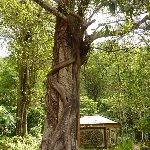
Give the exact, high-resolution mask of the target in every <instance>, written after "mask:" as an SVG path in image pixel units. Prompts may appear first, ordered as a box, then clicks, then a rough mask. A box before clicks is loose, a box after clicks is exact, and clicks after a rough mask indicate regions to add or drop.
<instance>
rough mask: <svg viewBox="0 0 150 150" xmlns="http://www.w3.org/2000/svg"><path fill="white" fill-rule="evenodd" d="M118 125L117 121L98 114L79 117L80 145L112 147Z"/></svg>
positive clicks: (115, 139)
mask: <svg viewBox="0 0 150 150" xmlns="http://www.w3.org/2000/svg"><path fill="white" fill-rule="evenodd" d="M119 127H120V124H119V123H117V122H115V121H112V120H110V119H107V118H105V117H102V116H99V115H96V116H84V117H82V118H80V147H84V148H108V147H114V146H115V145H117V131H118V129H119Z"/></svg>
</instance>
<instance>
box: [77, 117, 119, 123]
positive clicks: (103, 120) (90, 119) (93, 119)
mask: <svg viewBox="0 0 150 150" xmlns="http://www.w3.org/2000/svg"><path fill="white" fill-rule="evenodd" d="M80 124H81V125H83V124H84V125H90V124H92V125H96V124H118V123H117V122H115V121H112V120H110V119H107V118H105V117H102V116H99V115H96V116H84V117H81V118H80Z"/></svg>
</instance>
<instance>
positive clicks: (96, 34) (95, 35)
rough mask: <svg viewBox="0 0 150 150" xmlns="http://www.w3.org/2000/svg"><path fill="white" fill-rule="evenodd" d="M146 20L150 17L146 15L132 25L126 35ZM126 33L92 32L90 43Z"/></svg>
mask: <svg viewBox="0 0 150 150" xmlns="http://www.w3.org/2000/svg"><path fill="white" fill-rule="evenodd" d="M147 20H150V17H149V16H148V15H146V16H145V17H144V18H143V19H141V20H139V21H138V22H137V23H134V24H133V26H132V28H129V29H128V31H127V32H126V33H129V32H131V31H133V30H135V29H138V28H139V27H140V26H141V25H142V24H143V23H145V22H146V21H147ZM126 33H123V30H122V31H117V30H116V31H109V33H106V31H103V32H94V33H93V34H91V35H90V43H92V42H93V41H94V40H96V39H98V38H102V37H109V36H116V34H118V35H120V36H123V35H125V34H126Z"/></svg>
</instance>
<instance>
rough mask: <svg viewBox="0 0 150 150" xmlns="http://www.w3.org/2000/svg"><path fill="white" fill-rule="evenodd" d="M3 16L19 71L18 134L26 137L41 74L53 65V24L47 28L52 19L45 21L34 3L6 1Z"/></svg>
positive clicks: (10, 47)
mask: <svg viewBox="0 0 150 150" xmlns="http://www.w3.org/2000/svg"><path fill="white" fill-rule="evenodd" d="M1 13H2V14H3V15H2V16H1V20H2V22H3V24H2V27H3V31H2V32H3V35H4V36H5V37H6V38H9V40H10V42H9V49H10V52H11V56H12V58H13V60H14V61H15V63H16V64H17V71H18V93H17V96H18V98H17V112H16V117H17V122H16V134H17V135H20V136H24V135H25V134H26V133H27V110H28V107H29V106H30V103H31V101H33V99H36V98H37V97H36V95H37V93H36V94H35V93H34V92H35V89H36V82H37V76H38V71H39V70H43V71H45V73H46V69H47V65H46V64H47V63H50V62H51V51H50V50H51V47H52V45H53V42H52V41H53V40H52V38H51V37H52V32H51V30H52V24H48V25H46V26H45V24H46V23H47V20H48V19H51V18H50V16H46V17H47V18H45V15H44V13H43V12H42V11H41V9H39V8H38V7H36V6H35V5H31V4H30V1H22V2H20V1H17V0H12V1H9V2H5V1H3V2H1ZM33 14H34V15H33ZM10 20H11V22H10ZM49 68H50V66H49Z"/></svg>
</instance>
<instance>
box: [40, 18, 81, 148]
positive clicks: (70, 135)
mask: <svg viewBox="0 0 150 150" xmlns="http://www.w3.org/2000/svg"><path fill="white" fill-rule="evenodd" d="M70 19H74V18H73V17H72V18H71V17H70ZM74 25H75V24H74ZM74 25H73V24H68V22H65V21H64V20H63V19H60V18H57V19H56V28H55V39H54V41H55V42H54V50H53V57H54V60H53V68H52V71H51V72H50V73H49V74H48V76H47V94H46V98H45V100H46V101H45V103H46V108H45V109H46V119H45V126H44V133H43V138H42V142H41V146H40V149H41V150H76V149H78V147H79V145H78V139H79V137H78V136H79V135H78V130H79V72H80V67H81V62H80V46H81V45H80V38H79V36H78V35H77V34H76V33H78V32H74V30H76V29H78V25H77V24H76V26H74Z"/></svg>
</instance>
